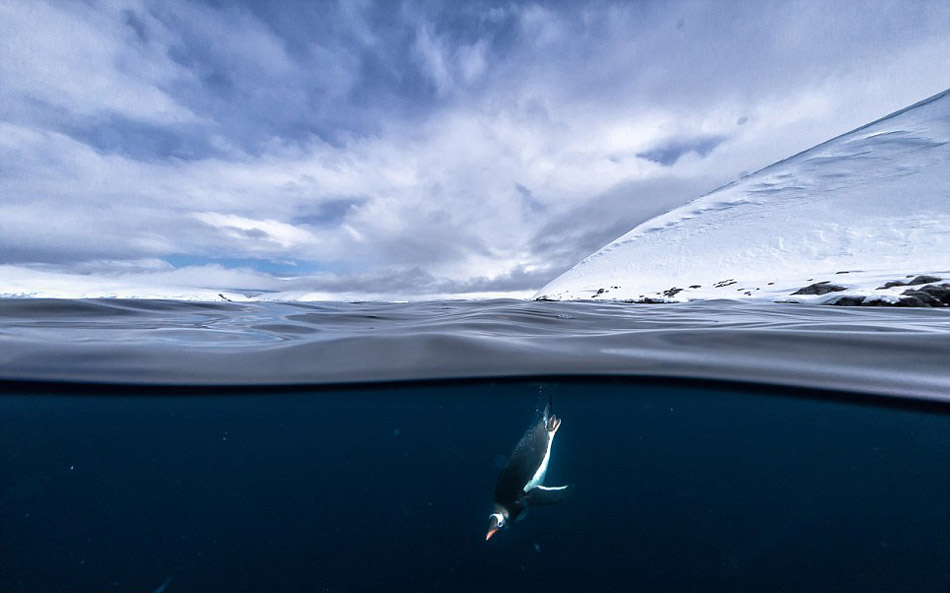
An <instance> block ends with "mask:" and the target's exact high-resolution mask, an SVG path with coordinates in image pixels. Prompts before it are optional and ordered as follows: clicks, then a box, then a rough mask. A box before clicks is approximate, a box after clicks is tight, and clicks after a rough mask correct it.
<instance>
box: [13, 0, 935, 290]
mask: <svg viewBox="0 0 950 593" xmlns="http://www.w3.org/2000/svg"><path fill="white" fill-rule="evenodd" d="M947 56H950V3H948V2H945V1H930V2H928V1H919V2H903V1H900V0H897V1H892V2H880V1H874V0H869V1H848V0H841V1H838V2H821V1H816V2H765V1H761V2H760V1H748V2H742V1H735V2H727V1H714V2H675V1H663V2H651V1H642V2H582V1H577V2H461V1H460V2H411V1H406V2H397V1H392V2H367V1H363V0H349V1H341V2H277V1H275V2H257V1H247V2H242V1H231V2H226V1H206V2H199V1H176V0H163V1H160V2H149V1H121V0H120V1H115V2H99V1H95V0H89V1H85V2H79V1H76V2H58V1H53V2H43V1H40V0H30V1H24V2H16V1H8V0H0V295H8V296H9V295H32V296H66V297H81V296H140V297H147V296H168V297H179V298H201V297H203V296H207V295H217V294H218V293H221V294H223V295H225V296H228V297H229V298H235V299H238V298H248V297H254V298H290V299H293V298H304V299H384V300H402V299H408V300H413V299H424V298H447V297H448V298H451V297H461V298H466V297H486V296H516V297H527V296H530V295H531V294H533V293H534V291H536V290H537V289H539V288H540V287H541V286H543V285H544V284H546V283H547V282H548V281H550V280H552V279H553V278H555V277H556V276H558V275H559V274H561V273H563V272H564V271H566V270H567V269H569V268H570V267H571V266H573V265H574V264H575V263H577V262H578V261H580V260H581V259H583V258H584V257H586V256H587V255H589V254H590V253H592V252H593V251H595V250H597V249H598V248H599V247H601V246H603V245H604V244H606V243H608V242H610V241H611V240H613V239H615V238H616V237H618V236H619V235H622V234H623V233H625V232H626V231H628V230H629V229H631V228H633V227H634V226H636V225H637V224H639V223H641V222H643V221H645V220H647V219H649V218H651V217H653V216H656V215H658V214H661V213H663V212H666V211H668V210H670V209H672V208H674V207H676V206H679V205H681V204H683V203H685V202H687V201H689V200H691V199H694V198H697V197H699V196H700V195H702V194H704V193H706V192H708V191H711V190H713V189H715V188H716V187H719V186H721V185H723V184H724V183H728V182H730V181H732V180H734V179H736V178H737V177H739V176H741V175H743V174H747V173H749V172H751V171H754V170H756V169H759V168H761V167H764V166H766V165H769V164H770V163H772V162H774V161H776V160H779V159H782V158H784V157H787V156H790V155H792V154H794V153H796V152H799V151H801V150H804V149H807V148H809V147H810V146H813V145H814V144H817V143H819V142H821V141H824V140H826V139H829V138H831V137H834V136H837V135H839V134H842V133H845V132H847V131H849V130H851V129H853V128H855V127H858V126H860V125H862V124H864V123H867V122H869V121H871V120H874V119H877V118H879V117H882V116H884V115H886V114H888V113H890V112H893V111H896V110H898V109H900V108H902V107H905V106H907V105H909V104H912V103H914V102H917V101H919V100H922V99H924V98H926V97H929V96H931V95H934V94H936V93H938V92H940V91H942V90H944V89H946V88H947V87H950V59H948V58H947Z"/></svg>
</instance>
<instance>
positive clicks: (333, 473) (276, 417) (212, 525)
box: [0, 299, 950, 593]
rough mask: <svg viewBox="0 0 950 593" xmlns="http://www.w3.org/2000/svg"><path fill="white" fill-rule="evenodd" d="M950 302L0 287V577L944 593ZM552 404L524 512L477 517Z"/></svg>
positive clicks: (947, 579)
mask: <svg viewBox="0 0 950 593" xmlns="http://www.w3.org/2000/svg"><path fill="white" fill-rule="evenodd" d="M948 360H950V316H948V315H947V314H946V313H945V312H942V311H939V310H908V309H866V308H861V309H849V308H844V307H830V306H826V307H820V306H803V305H790V304H772V305H751V304H740V303H731V302H725V301H723V302H705V303H686V304H681V305H628V304H622V303H597V302H583V303H580V302H578V303H544V302H528V301H489V302H474V303H473V302H438V303H433V302H428V303H319V304H308V303H293V304H291V303H186V302H169V301H119V300H93V301H56V300H12V299H11V300H3V301H0V591H4V592H6V591H10V592H20V591H22V592H38V591H62V592H80V591H110V592H139V591H141V592H145V591H148V592H151V591H158V592H159V593H162V592H167V593H176V592H179V591H182V592H184V591H202V592H206V591H294V592H298V591H376V590H383V589H385V590H391V591H393V590H394V591H414V592H419V591H421V592H424V591H489V590H490V591H526V590H543V591H548V592H551V591H587V590H589V591H690V592H694V591H763V590H768V591H795V592H799V591H809V590H834V591H855V592H857V591H860V592H862V593H864V592H868V591H933V592H938V591H939V592H945V591H947V590H950V471H948V468H950V364H948V362H947V361H948ZM549 398H553V402H554V408H555V413H556V414H557V415H558V416H559V417H560V418H561V419H562V420H563V424H562V426H561V428H560V430H559V432H558V434H557V438H556V439H555V443H554V447H553V453H552V456H551V461H550V467H549V471H548V477H547V480H546V483H547V484H550V485H557V484H565V483H570V484H573V491H572V492H571V495H570V496H569V497H568V498H567V500H565V501H563V502H562V503H560V504H558V505H552V506H546V507H539V508H532V509H530V510H529V511H528V513H527V514H526V517H525V518H524V519H523V520H519V521H517V522H516V523H515V524H514V525H512V526H511V527H510V528H509V529H507V530H505V531H504V532H502V533H500V534H498V535H496V536H495V537H493V538H492V539H491V540H490V541H487V542H486V541H485V533H486V530H487V528H488V516H489V514H490V513H491V512H492V492H493V489H494V486H495V480H496V478H497V475H498V472H499V469H500V468H501V467H502V466H503V465H504V463H505V460H506V458H507V456H508V455H509V454H510V453H511V451H512V448H513V446H514V445H515V443H516V442H517V441H518V439H519V438H520V436H521V434H522V432H523V431H524V430H525V429H526V428H527V427H528V426H529V425H530V424H531V423H532V422H533V421H534V420H535V419H536V417H537V414H539V413H540V410H541V408H542V407H543V405H544V402H546V401H548V399H549Z"/></svg>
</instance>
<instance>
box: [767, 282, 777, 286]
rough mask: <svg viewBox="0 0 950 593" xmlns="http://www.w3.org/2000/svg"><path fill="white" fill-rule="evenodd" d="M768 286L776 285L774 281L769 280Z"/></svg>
mask: <svg viewBox="0 0 950 593" xmlns="http://www.w3.org/2000/svg"><path fill="white" fill-rule="evenodd" d="M766 286H775V283H774V282H769V283H768V284H767V285H766Z"/></svg>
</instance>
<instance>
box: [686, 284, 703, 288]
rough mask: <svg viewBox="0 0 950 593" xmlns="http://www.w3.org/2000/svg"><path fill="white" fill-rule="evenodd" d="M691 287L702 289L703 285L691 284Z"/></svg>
mask: <svg viewBox="0 0 950 593" xmlns="http://www.w3.org/2000/svg"><path fill="white" fill-rule="evenodd" d="M689 287H690V288H702V287H703V285H702V284H690V285H689Z"/></svg>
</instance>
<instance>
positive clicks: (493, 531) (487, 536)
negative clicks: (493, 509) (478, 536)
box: [485, 528, 498, 542]
mask: <svg viewBox="0 0 950 593" xmlns="http://www.w3.org/2000/svg"><path fill="white" fill-rule="evenodd" d="M496 531H498V529H497V528H496V529H489V530H488V535H486V536H485V541H486V542H487V541H488V540H490V539H491V536H493V535H495V532H496Z"/></svg>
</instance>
